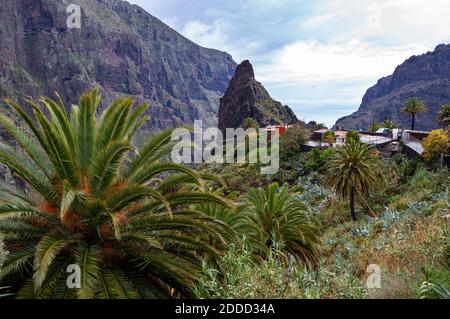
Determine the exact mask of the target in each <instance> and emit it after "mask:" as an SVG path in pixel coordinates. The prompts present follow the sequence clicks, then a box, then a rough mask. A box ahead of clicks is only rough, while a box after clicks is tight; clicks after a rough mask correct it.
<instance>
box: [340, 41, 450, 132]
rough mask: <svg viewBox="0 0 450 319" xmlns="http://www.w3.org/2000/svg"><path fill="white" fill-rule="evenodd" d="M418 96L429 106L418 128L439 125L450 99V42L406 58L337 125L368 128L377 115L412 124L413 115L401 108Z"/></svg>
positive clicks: (384, 118)
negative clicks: (441, 109)
mask: <svg viewBox="0 0 450 319" xmlns="http://www.w3.org/2000/svg"><path fill="white" fill-rule="evenodd" d="M414 96H415V97H418V98H420V99H422V100H424V102H425V103H426V104H427V105H428V108H429V110H428V112H427V113H423V114H419V115H418V119H417V125H416V126H417V128H418V129H422V130H431V129H434V128H439V123H437V121H436V116H437V113H438V112H439V108H440V106H441V105H442V104H445V103H449V102H450V45H446V44H440V45H438V46H437V47H436V48H435V50H434V51H429V52H427V53H424V54H422V55H415V56H412V57H410V58H408V59H407V60H405V62H403V63H402V64H400V65H399V66H397V67H396V69H395V70H394V73H393V74H391V75H389V76H386V77H383V78H381V79H379V80H378V81H377V83H376V84H375V85H374V86H372V87H371V88H369V89H368V90H367V92H366V93H365V95H364V97H363V98H362V102H361V105H360V107H359V109H358V111H356V112H354V113H353V114H351V115H349V116H346V117H343V118H340V119H339V120H337V122H336V124H335V126H344V127H345V128H348V129H366V128H367V127H368V126H369V125H370V124H371V122H372V120H373V118H375V120H376V121H378V122H383V121H384V120H387V119H393V120H394V121H396V122H397V124H399V125H400V126H402V127H408V124H409V116H408V115H407V114H402V113H401V108H402V107H403V105H404V103H405V102H406V100H408V99H409V98H411V97H414Z"/></svg>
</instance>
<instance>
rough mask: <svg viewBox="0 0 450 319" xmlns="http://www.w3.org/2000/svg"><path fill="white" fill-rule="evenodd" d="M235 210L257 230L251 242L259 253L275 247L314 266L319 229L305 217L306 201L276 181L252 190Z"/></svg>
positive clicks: (299, 261) (309, 218)
mask: <svg viewBox="0 0 450 319" xmlns="http://www.w3.org/2000/svg"><path fill="white" fill-rule="evenodd" d="M238 210H239V214H246V215H247V216H248V217H249V218H250V219H251V220H252V221H253V223H254V225H255V226H257V228H258V229H259V237H258V240H257V241H256V242H254V243H255V244H256V245H254V249H256V250H257V251H258V254H259V255H262V256H268V252H269V250H270V249H277V250H279V251H281V252H283V253H284V254H285V256H286V257H289V256H292V257H294V258H295V260H296V261H297V262H298V263H303V264H305V265H307V266H314V265H317V261H318V247H319V241H320V239H319V236H320V231H319V229H318V228H317V226H316V223H315V221H314V220H313V219H312V218H311V217H309V216H308V214H307V207H306V206H305V204H304V203H303V202H301V201H299V200H298V199H297V198H296V197H295V196H294V195H292V194H290V193H289V192H288V191H287V190H286V189H284V188H280V187H279V185H278V184H277V183H274V184H271V185H269V186H268V187H267V188H265V189H264V188H260V189H252V190H250V192H249V193H248V195H246V196H244V197H243V204H242V206H241V207H239V208H238ZM258 244H263V245H262V246H261V245H258Z"/></svg>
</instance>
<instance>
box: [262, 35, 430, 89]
mask: <svg viewBox="0 0 450 319" xmlns="http://www.w3.org/2000/svg"><path fill="white" fill-rule="evenodd" d="M425 51H426V48H425V47H423V46H420V45H410V46H398V47H382V46H373V45H370V44H368V43H364V42H360V41H359V40H351V41H347V42H340V43H338V42H334V43H318V42H296V43H294V44H291V45H287V46H286V47H284V48H283V49H281V50H280V51H279V52H278V54H276V55H275V56H274V57H273V58H272V60H271V62H270V63H269V64H268V65H266V66H261V67H260V73H259V77H260V78H261V80H262V81H264V82H266V83H289V82H303V83H308V82H319V83H320V82H329V81H339V82H354V81H357V80H364V81H367V80H368V79H369V80H370V79H378V78H380V77H382V76H386V75H389V74H391V73H392V72H393V71H394V69H395V67H396V66H397V65H399V64H401V63H403V61H404V60H405V59H407V58H408V57H410V56H412V55H415V54H420V53H423V52H425Z"/></svg>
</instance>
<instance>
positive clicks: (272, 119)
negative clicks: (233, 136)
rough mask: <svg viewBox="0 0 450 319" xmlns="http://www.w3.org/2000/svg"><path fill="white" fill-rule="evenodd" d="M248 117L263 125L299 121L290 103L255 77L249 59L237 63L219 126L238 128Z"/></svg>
mask: <svg viewBox="0 0 450 319" xmlns="http://www.w3.org/2000/svg"><path fill="white" fill-rule="evenodd" d="M246 118H253V119H255V120H256V121H257V122H258V124H259V125H260V127H263V126H267V125H271V124H291V123H294V122H297V121H298V120H297V117H296V116H295V114H294V112H292V110H291V109H290V108H289V107H288V106H283V105H282V104H281V103H280V102H277V101H275V100H273V99H272V98H271V97H270V95H269V93H268V92H267V91H266V89H265V88H264V87H263V86H262V84H261V83H259V82H257V81H256V80H255V73H254V71H253V66H252V65H251V63H250V62H249V61H247V60H246V61H244V62H242V63H241V64H240V65H239V66H238V67H237V69H236V72H235V74H234V76H233V78H232V79H231V82H230V86H229V87H228V89H227V91H226V92H225V95H224V96H223V97H222V98H221V99H220V107H219V129H221V130H222V131H225V129H226V128H238V127H240V126H241V124H242V122H243V121H244V120H245V119H246Z"/></svg>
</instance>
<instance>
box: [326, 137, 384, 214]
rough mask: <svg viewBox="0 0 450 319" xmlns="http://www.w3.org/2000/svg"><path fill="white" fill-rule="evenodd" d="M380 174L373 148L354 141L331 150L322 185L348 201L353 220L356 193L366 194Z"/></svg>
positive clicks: (376, 181)
mask: <svg viewBox="0 0 450 319" xmlns="http://www.w3.org/2000/svg"><path fill="white" fill-rule="evenodd" d="M380 177H381V164H380V161H379V159H378V158H377V157H376V156H375V153H374V151H373V149H371V148H369V147H368V146H367V145H365V144H362V143H360V142H358V141H355V140H351V141H349V142H348V143H347V144H346V145H345V146H343V147H342V148H339V149H338V150H337V151H336V152H334V153H333V154H332V155H331V156H330V157H329V158H328V163H327V164H326V179H325V181H326V184H327V185H328V186H329V187H330V188H331V189H333V190H334V191H335V192H336V194H338V195H339V196H341V197H342V199H344V200H347V199H348V200H350V213H351V216H352V218H353V220H357V217H356V211H355V200H356V195H361V196H366V195H368V194H369V192H370V191H371V190H372V189H374V188H375V187H376V186H377V183H378V182H379V181H380Z"/></svg>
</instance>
